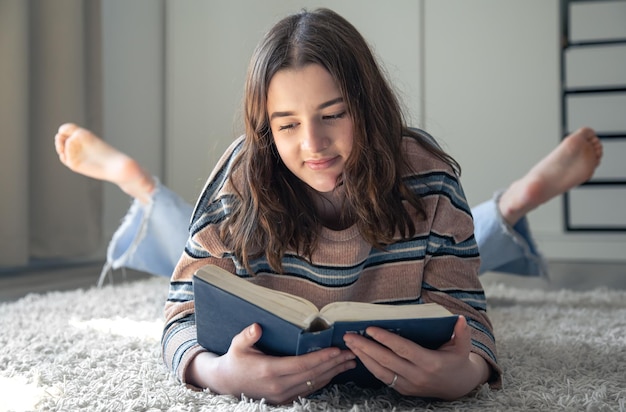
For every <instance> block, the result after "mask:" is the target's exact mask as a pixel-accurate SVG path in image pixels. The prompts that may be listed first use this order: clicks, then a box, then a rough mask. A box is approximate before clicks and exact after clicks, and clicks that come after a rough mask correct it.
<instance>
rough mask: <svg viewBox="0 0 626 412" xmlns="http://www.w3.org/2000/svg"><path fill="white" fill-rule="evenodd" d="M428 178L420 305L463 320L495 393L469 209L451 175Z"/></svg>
mask: <svg viewBox="0 0 626 412" xmlns="http://www.w3.org/2000/svg"><path fill="white" fill-rule="evenodd" d="M428 179H429V182H428V183H427V184H426V185H425V187H427V188H428V189H427V190H426V191H425V192H424V193H422V196H423V199H424V201H425V202H424V203H425V205H426V209H427V215H428V216H429V217H430V218H429V219H427V221H428V224H429V225H430V230H429V232H430V233H429V242H428V252H427V255H426V261H425V267H424V272H423V278H422V300H423V301H424V302H436V303H439V304H441V305H443V306H444V307H446V308H448V309H449V310H450V311H451V312H453V313H456V314H459V315H463V316H465V318H466V319H467V322H468V325H469V326H470V328H471V343H472V352H475V353H477V354H478V355H480V356H481V357H482V358H483V359H485V360H486V361H487V363H488V364H489V366H490V367H491V376H490V378H489V384H490V386H491V387H492V388H498V387H500V386H501V373H502V371H501V369H500V367H499V366H498V363H497V353H496V343H495V337H494V334H493V327H492V325H491V321H490V320H489V318H488V317H487V301H486V297H485V293H484V290H483V288H482V285H481V283H480V281H479V279H478V269H479V266H480V258H479V254H478V246H477V244H476V240H475V239H474V224H473V219H472V215H471V211H470V208H469V206H468V204H467V201H466V198H465V195H464V193H463V189H462V187H461V184H460V182H459V180H458V178H457V177H456V176H455V175H454V174H452V173H450V172H441V173H435V174H431V175H429V177H428Z"/></svg>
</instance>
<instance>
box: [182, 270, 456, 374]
mask: <svg viewBox="0 0 626 412" xmlns="http://www.w3.org/2000/svg"><path fill="white" fill-rule="evenodd" d="M194 295H195V297H194V300H195V311H196V325H197V331H198V343H200V345H202V346H203V347H205V348H206V349H208V350H209V351H211V352H214V353H217V354H220V355H221V354H224V353H226V352H227V351H228V348H229V347H230V342H231V340H232V338H233V337H234V336H235V335H236V334H238V333H239V332H241V331H242V330H243V329H245V328H246V327H247V326H249V325H251V324H252V323H255V322H256V323H258V324H259V325H260V326H261V328H262V329H263V335H262V337H261V339H260V340H259V342H257V345H256V346H257V347H258V348H259V349H260V350H262V351H263V352H265V353H267V354H270V355H278V356H285V355H301V354H305V353H308V352H312V351H315V350H319V349H322V348H326V347H330V346H336V347H340V348H342V349H345V348H346V346H345V344H344V343H343V336H344V335H345V334H346V333H359V334H361V335H366V334H365V329H367V327H369V326H378V327H381V328H385V329H387V330H390V331H392V332H394V333H397V334H399V335H400V336H403V337H405V338H407V339H410V340H412V341H413V342H415V343H417V344H419V345H421V346H423V347H426V348H429V349H436V348H438V347H439V346H441V345H442V344H444V343H445V342H447V341H448V340H450V338H451V336H452V332H453V330H454V325H455V323H456V320H457V318H458V316H457V315H453V314H452V313H450V312H449V311H448V310H447V309H446V308H444V307H443V306H441V305H438V304H436V303H426V304H411V305H383V304H374V303H362V302H334V303H330V304H328V305H326V306H324V307H323V308H322V309H321V310H318V309H317V308H316V307H315V305H313V303H311V302H309V301H308V300H306V299H304V298H302V297H299V296H296V295H292V294H289V293H285V292H280V291H276V290H273V289H269V288H266V287H263V286H259V285H255V284H253V283H251V282H249V281H247V280H245V279H243V278H240V277H239V276H236V275H234V274H232V273H230V272H228V271H226V270H223V269H221V268H219V267H217V266H213V265H208V266H204V267H202V268H201V269H199V270H198V271H197V272H196V273H195V275H194ZM347 381H353V382H355V383H356V384H358V385H361V386H381V385H382V383H381V382H380V381H378V380H377V379H376V378H375V377H374V376H373V375H371V373H369V371H367V369H365V367H364V366H363V365H362V364H360V362H359V365H358V366H357V368H355V369H352V370H350V371H347V372H344V373H342V374H341V375H339V376H338V377H337V379H335V380H334V382H347Z"/></svg>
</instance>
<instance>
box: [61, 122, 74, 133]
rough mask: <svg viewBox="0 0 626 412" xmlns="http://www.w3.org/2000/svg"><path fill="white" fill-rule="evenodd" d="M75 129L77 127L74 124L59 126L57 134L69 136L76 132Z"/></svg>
mask: <svg viewBox="0 0 626 412" xmlns="http://www.w3.org/2000/svg"><path fill="white" fill-rule="evenodd" d="M76 129H78V126H77V125H75V124H74V123H64V124H62V125H61V126H59V134H63V135H71V134H72V133H74V132H75V131H76Z"/></svg>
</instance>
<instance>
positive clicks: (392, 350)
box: [344, 316, 489, 400]
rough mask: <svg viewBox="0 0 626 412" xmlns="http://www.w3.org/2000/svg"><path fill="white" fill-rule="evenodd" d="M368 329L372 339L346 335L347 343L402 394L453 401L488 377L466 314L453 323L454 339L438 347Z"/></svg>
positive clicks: (371, 368) (383, 380) (360, 357)
mask: <svg viewBox="0 0 626 412" xmlns="http://www.w3.org/2000/svg"><path fill="white" fill-rule="evenodd" d="M366 332H367V334H368V335H369V336H370V337H371V338H372V339H373V340H370V339H367V338H365V337H363V336H360V335H357V334H346V335H345V336H344V341H345V343H346V345H347V346H348V348H349V349H350V350H352V352H353V353H354V354H355V355H356V356H357V357H358V358H359V359H360V360H361V361H362V362H363V364H364V365H365V367H367V369H369V370H370V371H371V372H372V374H374V376H376V377H377V378H378V379H380V380H381V381H382V382H384V383H386V384H387V385H391V384H392V383H393V385H392V387H393V388H394V389H395V390H397V391H398V392H399V393H401V394H403V395H410V396H422V397H435V398H440V399H446V400H452V399H456V398H459V397H461V396H463V395H466V394H468V393H469V392H471V391H472V390H473V389H474V388H476V387H477V386H478V385H480V384H481V383H484V382H485V381H486V380H487V378H488V376H489V366H488V364H487V362H486V361H485V360H484V359H483V358H482V357H480V356H479V355H477V354H475V353H471V352H470V348H471V340H470V328H469V326H468V325H467V321H466V320H465V318H464V317H463V316H459V320H458V321H457V323H456V325H455V326H454V334H453V337H452V339H450V341H449V342H447V343H446V344H444V345H443V346H441V347H440V348H439V349H437V350H431V349H426V348H423V347H421V346H419V345H417V344H416V343H414V342H411V341H410V340H407V339H404V338H402V337H401V336H398V335H396V334H394V333H391V332H389V331H387V330H384V329H381V328H376V327H370V328H367V330H366ZM396 376H397V378H396ZM394 380H395V382H394Z"/></svg>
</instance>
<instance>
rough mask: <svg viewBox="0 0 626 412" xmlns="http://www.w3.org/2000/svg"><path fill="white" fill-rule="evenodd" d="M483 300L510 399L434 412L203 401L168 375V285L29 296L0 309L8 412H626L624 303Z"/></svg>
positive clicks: (513, 294)
mask: <svg viewBox="0 0 626 412" xmlns="http://www.w3.org/2000/svg"><path fill="white" fill-rule="evenodd" d="M485 288H486V292H487V296H488V299H489V314H490V317H491V319H492V321H493V324H494V328H495V331H496V337H497V342H498V352H499V361H500V364H501V365H502V367H503V368H504V388H503V389H502V390H498V391H491V390H489V389H488V388H487V387H482V388H480V389H479V390H477V391H476V392H474V393H472V394H471V395H469V396H467V397H465V398H463V399H461V400H458V401H455V402H428V401H425V400H422V399H416V398H408V397H402V396H399V395H397V394H396V393H395V392H394V391H393V390H390V389H386V388H385V389H384V390H378V391H371V390H363V389H359V388H355V387H349V386H341V387H331V388H327V389H324V390H322V391H320V392H318V393H316V394H314V395H313V396H311V397H309V398H305V399H300V400H299V401H297V402H294V403H293V404H290V405H286V406H280V407H277V406H272V405H269V404H267V403H265V402H264V401H262V400H260V401H259V400H253V399H246V398H242V399H240V398H236V397H232V396H217V395H213V394H211V393H208V392H195V391H192V390H190V389H187V388H186V387H184V386H182V385H180V384H179V383H178V382H176V380H175V379H173V378H172V377H171V376H170V375H169V373H168V372H167V371H166V369H165V367H164V366H163V364H162V362H161V360H160V346H159V339H160V334H161V327H162V312H161V310H162V307H163V302H164V300H165V297H166V294H167V281H166V280H165V279H162V278H151V279H148V280H141V281H136V282H129V283H123V284H116V285H109V286H105V287H103V288H102V289H97V288H93V289H88V290H76V291H70V292H51V293H47V294H41V295H34V294H33V295H28V296H26V297H24V298H22V299H20V300H18V301H15V302H10V303H4V304H1V305H0V348H1V349H0V410H2V411H29V410H45V411H79V410H85V411H213V410H232V411H242V412H244V411H327V410H328V411H330V410H333V411H335V410H347V411H354V412H357V411H383V410H386V411H405V410H416V411H421V410H441V411H460V410H462V411H468V410H476V411H510V412H515V411H529V410H542V411H543V410H545V411H556V410H563V411H620V412H626V291H609V290H606V289H597V290H592V291H588V292H572V291H565V290H564V291H558V292H546V291H541V290H534V289H530V290H526V289H516V288H513V287H510V286H505V285H502V284H492V285H486V286H485Z"/></svg>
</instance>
